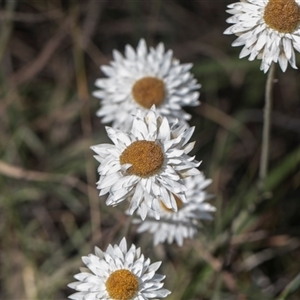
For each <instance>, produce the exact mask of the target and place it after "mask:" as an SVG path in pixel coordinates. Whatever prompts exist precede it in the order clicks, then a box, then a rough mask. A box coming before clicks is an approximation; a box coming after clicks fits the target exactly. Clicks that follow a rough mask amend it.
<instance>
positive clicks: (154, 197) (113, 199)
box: [91, 107, 200, 219]
mask: <svg viewBox="0 0 300 300" xmlns="http://www.w3.org/2000/svg"><path fill="white" fill-rule="evenodd" d="M106 131H107V134H108V136H109V138H110V139H111V140H112V141H113V142H114V145H111V144H100V145H96V146H93V147H91V148H92V150H94V151H95V152H96V153H97V155H96V156H95V158H96V159H97V160H98V161H99V162H100V166H99V168H98V172H99V174H100V180H99V181H98V182H97V184H98V186H97V187H98V189H99V190H100V195H104V194H106V193H109V196H108V198H107V200H106V203H107V205H113V206H115V205H117V204H119V203H120V202H121V201H124V200H126V199H130V206H129V212H130V214H133V212H134V211H135V210H136V209H138V210H139V213H140V215H141V217H142V219H145V217H146V215H147V212H148V211H149V210H150V211H152V212H153V214H154V215H155V218H157V219H159V217H160V206H159V202H160V201H159V200H158V199H163V200H162V201H163V203H164V205H165V206H166V207H167V208H169V209H172V210H174V211H177V204H176V201H175V198H174V196H173V195H176V196H177V197H178V198H179V199H180V200H181V201H182V202H184V203H185V202H186V196H185V191H186V187H185V185H184V183H183V181H182V179H183V178H185V177H188V176H191V175H196V174H199V170H197V169H196V167H198V166H199V165H200V163H199V162H197V161H196V160H195V159H194V157H190V156H188V153H189V152H190V151H191V150H192V149H193V147H194V143H188V141H189V139H190V137H191V135H192V133H193V131H194V128H188V127H186V126H184V125H182V126H179V125H178V124H175V125H173V126H171V127H170V125H169V122H168V120H167V118H166V117H162V116H160V115H159V114H158V113H157V112H156V110H155V107H153V108H151V109H150V110H148V111H147V112H142V111H140V110H138V111H137V116H136V117H135V119H134V121H133V126H132V130H131V132H130V133H125V132H122V131H120V130H115V129H113V128H111V127H107V128H106Z"/></svg>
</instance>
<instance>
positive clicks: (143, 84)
mask: <svg viewBox="0 0 300 300" xmlns="http://www.w3.org/2000/svg"><path fill="white" fill-rule="evenodd" d="M131 93H132V97H133V99H134V100H135V102H137V103H138V104H139V105H141V106H142V107H144V108H147V109H149V108H150V107H151V106H152V105H153V104H155V105H156V106H159V105H160V104H161V103H162V102H163V101H164V98H165V87H164V83H163V82H162V80H160V79H157V78H155V77H144V78H141V79H139V80H137V81H136V82H135V83H134V85H133V87H132V90H131Z"/></svg>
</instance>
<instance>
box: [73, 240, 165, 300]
mask: <svg viewBox="0 0 300 300" xmlns="http://www.w3.org/2000/svg"><path fill="white" fill-rule="evenodd" d="M82 261H83V262H84V264H85V265H86V266H87V268H84V270H82V271H81V273H78V274H76V275H75V276H74V277H75V279H77V280H78V281H76V282H73V283H70V284H69V285H68V286H69V287H70V288H72V289H75V290H76V291H77V292H76V293H74V294H72V295H70V296H69V298H70V299H73V300H86V299H89V300H100V299H101V300H115V299H118V300H147V299H153V298H155V299H158V298H165V297H166V296H167V295H169V294H170V291H169V290H167V289H163V288H162V286H163V282H162V281H163V279H164V278H165V276H162V275H159V274H155V272H156V271H157V269H158V268H159V267H160V265H161V262H156V263H153V264H150V259H145V257H144V255H143V254H141V250H140V248H136V247H135V245H132V246H131V247H130V249H128V250H127V243H126V240H125V238H123V239H122V241H121V242H120V245H114V246H112V245H109V246H108V248H107V249H106V252H102V251H101V250H100V249H99V248H97V247H95V254H89V255H88V256H84V257H82Z"/></svg>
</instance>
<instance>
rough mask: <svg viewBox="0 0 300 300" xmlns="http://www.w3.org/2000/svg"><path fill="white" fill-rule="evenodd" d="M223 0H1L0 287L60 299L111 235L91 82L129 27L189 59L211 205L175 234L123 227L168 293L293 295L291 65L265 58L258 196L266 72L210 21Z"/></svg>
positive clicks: (116, 233) (13, 293) (116, 222)
mask: <svg viewBox="0 0 300 300" xmlns="http://www.w3.org/2000/svg"><path fill="white" fill-rule="evenodd" d="M231 2H234V1H228V0H226V1H212V0H210V1H209V0H207V1H206V0H203V1H200V0H198V1H183V0H177V1H175V0H168V1H163V0H161V1H159V0H155V1H151V0H150V1H128V0H127V1H126V0H124V1H115V0H106V1H105V0H101V1H100V0H86V1H62V0H56V1H50V0H48V1H46V0H24V1H10V0H6V1H2V2H1V4H0V5H1V6H0V8H1V9H0V59H1V69H0V83H1V91H0V93H1V101H0V136H1V139H0V155H1V157H0V188H1V193H0V245H1V246H0V254H1V256H0V265H1V268H0V286H1V288H0V298H1V299H12V300H15V299H28V300H29V299H30V300H31V299H65V298H66V297H67V296H68V295H69V294H71V293H73V291H72V290H70V289H69V288H67V283H69V282H72V281H73V275H74V274H75V273H77V272H78V268H79V267H81V266H82V262H81V260H80V257H81V256H82V255H87V254H88V253H90V252H92V251H93V248H94V246H95V245H97V246H98V247H100V248H103V249H106V246H107V245H108V244H109V243H119V241H120V239H121V237H122V236H123V234H124V229H123V228H124V226H125V227H126V226H127V225H128V222H129V220H128V218H127V217H126V216H125V215H124V207H122V206H121V207H118V208H111V207H107V206H106V205H105V198H104V197H102V198H100V197H99V196H98V191H97V190H96V185H95V182H96V181H97V178H98V175H97V173H96V168H97V166H98V164H97V162H96V161H95V160H94V159H93V156H92V155H93V153H92V151H91V150H90V149H89V147H90V146H91V145H93V144H98V143H101V142H104V141H107V140H108V139H107V136H106V133H105V130H104V126H103V125H102V124H101V123H100V120H99V119H98V118H97V117H96V116H95V112H96V111H97V109H98V107H99V100H97V99H95V98H93V97H92V96H91V92H92V91H93V90H95V87H94V81H95V80H96V78H98V77H101V76H103V74H102V73H101V72H100V70H99V66H100V65H102V64H107V63H108V62H109V61H110V59H111V53H112V50H113V49H118V50H120V51H121V52H122V51H123V50H124V46H125V44H132V45H133V46H134V47H136V44H137V42H138V40H139V39H140V38H141V37H144V38H145V39H146V41H147V43H148V44H149V45H156V44H157V43H158V42H160V41H162V42H164V43H165V45H166V48H167V49H173V50H174V53H175V56H176V57H178V58H179V59H180V60H181V61H182V62H193V63H194V67H193V70H192V71H193V73H194V74H195V76H196V78H197V79H198V80H199V82H200V83H201V84H202V88H201V96H200V100H201V102H202V105H201V106H199V107H197V108H187V111H188V112H189V113H191V114H192V115H193V119H192V120H191V124H192V125H194V126H196V130H195V134H194V140H196V141H197V142H196V147H195V150H194V154H195V155H196V156H197V159H198V160H202V161H203V162H202V164H201V167H200V168H201V170H202V171H203V172H204V174H205V175H206V177H209V178H212V179H213V183H212V184H211V186H210V187H209V189H208V190H209V192H210V193H213V194H214V195H215V198H214V199H213V200H212V201H211V203H212V204H213V205H215V206H216V207H217V212H216V213H215V220H214V221H212V222H207V223H205V224H203V229H202V230H201V232H200V234H199V235H198V236H197V238H196V239H195V240H191V241H186V242H185V244H184V246H183V247H181V248H179V247H177V246H176V245H160V246H158V247H156V248H153V247H152V243H151V239H149V236H148V235H146V234H144V235H142V236H140V235H137V234H136V232H135V227H130V229H129V232H128V233H127V239H128V240H129V241H130V242H134V243H136V244H137V245H139V246H141V248H142V251H143V252H144V253H145V255H146V256H149V257H150V258H151V259H152V260H153V261H155V260H162V261H163V264H162V267H161V269H160V273H161V274H166V276H167V278H166V282H165V287H166V288H168V289H169V290H171V291H172V294H171V295H170V296H169V298H168V299H174V300H179V299H182V300H210V299H214V300H217V299H220V300H225V299H229V300H230V299H239V300H240V299H255V300H257V299H259V300H267V299H278V300H279V299H280V300H282V299H291V300H297V299H300V291H299V289H298V287H299V283H300V281H299V271H300V251H299V247H300V234H299V233H300V221H299V220H300V190H299V185H300V171H299V170H300V168H299V165H300V146H299V145H300V101H299V100H300V97H299V94H300V84H299V82H300V75H299V71H297V70H292V69H291V68H288V70H287V72H286V73H282V72H281V71H280V70H279V69H277V70H276V71H277V73H276V78H277V79H278V81H277V83H276V84H275V86H274V103H273V116H272V135H271V153H270V173H269V176H268V178H267V188H268V190H269V191H270V192H269V193H268V194H267V198H266V197H262V196H261V194H260V193H258V191H257V174H258V165H259V156H260V148H261V145H260V141H261V131H262V109H263V105H264V104H263V103H264V85H265V81H266V76H265V75H264V74H263V73H262V72H261V71H259V64H260V63H259V61H254V62H249V61H248V60H247V59H242V60H239V59H238V54H239V52H240V50H241V49H239V48H232V47H231V46H230V44H231V42H232V41H233V40H234V37H233V36H224V35H223V34H222V32H223V31H224V30H225V29H226V28H227V26H228V25H227V24H226V22H225V20H226V18H227V17H228V15H227V14H226V12H225V9H226V5H227V4H228V3H231ZM297 57H298V66H300V59H299V58H300V55H297Z"/></svg>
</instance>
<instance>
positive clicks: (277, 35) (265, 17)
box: [224, 0, 300, 73]
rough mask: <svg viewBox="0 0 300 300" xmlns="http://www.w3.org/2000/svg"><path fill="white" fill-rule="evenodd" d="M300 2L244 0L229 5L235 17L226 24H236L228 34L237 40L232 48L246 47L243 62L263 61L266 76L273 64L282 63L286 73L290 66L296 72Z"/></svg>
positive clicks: (299, 31) (226, 32)
mask: <svg viewBox="0 0 300 300" xmlns="http://www.w3.org/2000/svg"><path fill="white" fill-rule="evenodd" d="M299 5H300V0H241V2H236V3H233V4H230V5H228V8H229V10H227V12H228V13H230V14H232V15H233V16H231V17H230V18H228V19H227V23H230V24H233V25H231V26H230V27H229V28H227V29H226V30H225V32H224V33H225V34H235V35H237V36H238V38H237V39H236V40H235V41H234V42H233V44H232V46H244V47H243V49H242V51H241V53H240V58H243V57H246V56H248V55H249V60H250V61H252V60H254V59H255V58H258V59H261V60H262V61H261V66H260V69H261V70H263V71H264V72H265V73H266V72H267V71H268V70H269V68H270V66H271V64H272V62H275V63H279V65H280V67H281V69H282V71H283V72H285V71H286V69H287V65H288V63H289V64H290V65H291V66H292V67H293V68H294V69H297V67H296V64H295V61H296V60H295V51H294V49H295V50H297V51H298V52H300V25H299V19H300V7H299Z"/></svg>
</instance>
